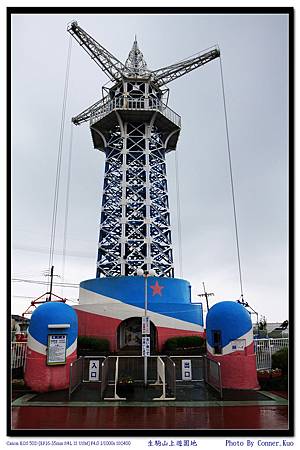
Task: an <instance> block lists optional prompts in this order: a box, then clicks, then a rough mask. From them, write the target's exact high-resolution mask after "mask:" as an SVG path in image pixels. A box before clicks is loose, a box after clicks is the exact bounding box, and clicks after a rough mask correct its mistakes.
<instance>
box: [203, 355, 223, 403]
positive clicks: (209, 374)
mask: <svg viewBox="0 0 300 450" xmlns="http://www.w3.org/2000/svg"><path fill="white" fill-rule="evenodd" d="M203 361H204V380H205V383H207V384H208V385H209V386H211V387H212V388H213V389H215V390H216V391H217V392H219V394H220V398H221V399H222V398H223V388H222V377H221V364H220V363H219V362H217V361H214V360H213V359H210V358H208V357H207V356H204V357H203Z"/></svg>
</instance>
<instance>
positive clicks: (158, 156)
mask: <svg viewBox="0 0 300 450" xmlns="http://www.w3.org/2000/svg"><path fill="white" fill-rule="evenodd" d="M68 31H69V32H70V33H71V34H72V36H73V37H74V38H75V39H76V40H77V41H78V42H79V44H80V45H81V46H82V47H83V48H84V49H85V50H86V52H87V53H88V54H89V55H90V56H91V58H92V59H93V60H94V61H95V62H96V63H97V64H98V65H99V66H100V68H101V69H102V70H103V71H104V72H105V73H106V75H107V76H108V77H109V78H110V80H111V81H112V82H113V85H112V86H111V87H110V88H109V89H108V88H103V97H102V99H101V100H100V101H98V102H97V103H95V104H94V105H92V106H90V107H89V108H87V109H86V110H85V111H83V112H82V113H81V114H79V115H78V116H76V117H75V118H73V119H72V121H73V123H74V124H76V125H79V124H80V123H82V122H85V121H87V120H89V121H90V129H91V134H92V139H93V144H94V147H95V148H96V149H99V150H101V151H103V152H104V153H105V155H106V161H105V174H104V186H103V199H102V210H101V223H100V234H99V245H98V259H97V277H100V276H119V275H132V274H133V273H134V272H135V270H136V269H137V268H142V269H144V270H149V269H150V268H152V269H154V270H155V271H156V273H157V275H158V276H167V277H173V276H174V266H173V251H172V240H171V227H170V212H169V200H168V187H167V177H166V153H168V152H170V151H172V150H175V149H176V144H177V140H178V136H179V132H180V116H179V115H178V114H176V113H175V112H174V111H172V110H171V109H170V108H169V107H168V106H167V104H168V97H169V90H168V88H165V85H166V84H167V83H169V82H170V81H172V80H174V79H176V78H178V77H180V76H182V75H184V74H186V73H187V72H190V71H191V70H194V69H196V68H197V67H199V66H202V65H204V64H206V63H207V62H209V61H211V60H213V59H215V58H217V57H218V56H219V54H220V53H219V50H218V48H216V47H213V48H211V49H210V50H209V51H206V52H204V53H199V54H198V55H197V56H194V57H193V58H190V59H186V60H183V61H181V62H179V63H177V64H174V65H172V66H168V67H164V68H161V69H158V70H155V71H151V70H149V69H148V67H147V64H146V62H145V60H144V57H143V54H142V53H141V51H140V50H139V48H138V44H137V41H136V39H135V41H134V43H133V46H132V49H131V51H130V53H129V56H128V58H127V60H126V62H125V64H123V63H121V62H120V61H119V60H118V59H117V58H116V57H115V56H113V55H112V54H111V53H110V52H108V51H107V50H106V49H105V48H104V47H102V46H101V45H100V44H99V43H98V42H97V41H95V40H94V39H93V38H92V37H91V36H90V35H88V34H87V33H86V32H85V31H84V30H83V29H82V28H81V27H79V25H78V24H77V22H72V23H71V24H70V25H69V26H68Z"/></svg>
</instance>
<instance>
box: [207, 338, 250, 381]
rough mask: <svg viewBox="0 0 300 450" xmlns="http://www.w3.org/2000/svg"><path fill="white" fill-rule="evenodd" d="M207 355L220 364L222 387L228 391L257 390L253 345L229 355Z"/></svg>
mask: <svg viewBox="0 0 300 450" xmlns="http://www.w3.org/2000/svg"><path fill="white" fill-rule="evenodd" d="M208 355H209V357H210V358H211V359H213V360H214V361H218V362H219V363H220V364H221V376H222V386H223V388H228V389H258V388H259V384H258V382H257V375H256V356H255V353H254V343H252V344H250V345H249V346H248V347H246V348H245V351H241V352H234V353H230V355H213V354H211V353H209V352H208Z"/></svg>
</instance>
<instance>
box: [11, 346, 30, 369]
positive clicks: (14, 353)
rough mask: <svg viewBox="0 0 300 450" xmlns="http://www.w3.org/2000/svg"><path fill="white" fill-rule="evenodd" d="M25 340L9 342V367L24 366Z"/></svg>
mask: <svg viewBox="0 0 300 450" xmlns="http://www.w3.org/2000/svg"><path fill="white" fill-rule="evenodd" d="M26 348H27V342H11V344H10V349H11V368H12V369H18V368H19V367H25V362H26Z"/></svg>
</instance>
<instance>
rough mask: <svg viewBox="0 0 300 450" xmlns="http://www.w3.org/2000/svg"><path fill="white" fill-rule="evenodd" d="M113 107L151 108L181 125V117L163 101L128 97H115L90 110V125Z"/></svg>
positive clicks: (113, 108)
mask: <svg viewBox="0 0 300 450" xmlns="http://www.w3.org/2000/svg"><path fill="white" fill-rule="evenodd" d="M115 109H131V110H153V111H159V112H160V113H161V114H163V115H164V116H165V117H166V118H167V119H168V120H170V121H171V122H173V123H175V125H177V126H178V127H180V126H181V117H180V116H179V115H178V114H177V113H176V112H175V111H173V110H172V109H171V108H169V107H168V106H166V105H165V104H164V103H162V102H161V101H159V100H157V99H151V98H130V97H125V96H121V97H117V98H114V99H112V100H109V101H108V102H106V103H105V104H104V105H102V106H101V107H100V108H99V109H96V110H95V111H92V113H91V118H90V125H93V124H94V123H95V122H98V121H99V120H101V119H103V117H105V116H106V115H107V114H109V113H110V112H111V111H113V110H115Z"/></svg>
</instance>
